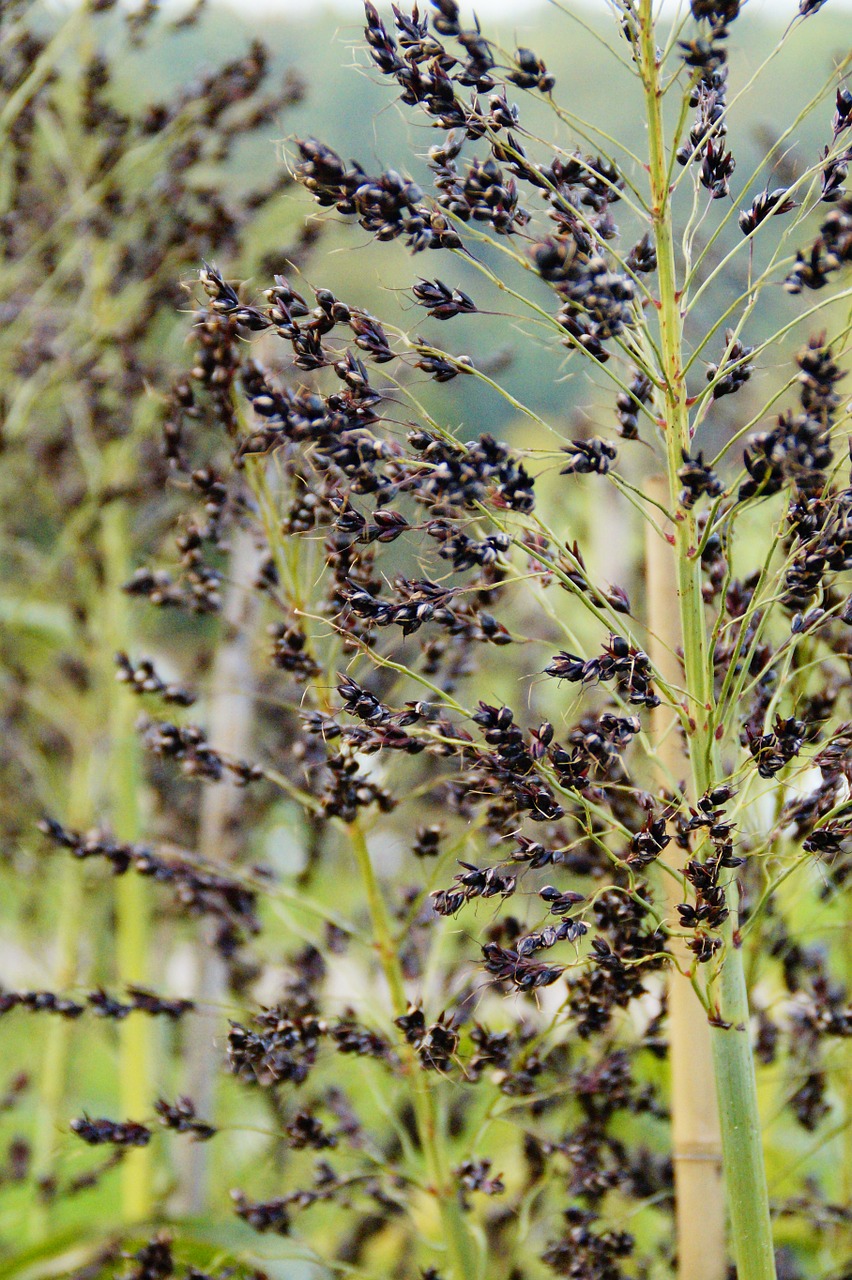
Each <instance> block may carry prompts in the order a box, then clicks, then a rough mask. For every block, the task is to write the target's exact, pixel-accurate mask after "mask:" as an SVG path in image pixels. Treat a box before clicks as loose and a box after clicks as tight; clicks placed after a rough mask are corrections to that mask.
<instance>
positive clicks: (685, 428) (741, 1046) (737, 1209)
mask: <svg viewBox="0 0 852 1280" xmlns="http://www.w3.org/2000/svg"><path fill="white" fill-rule="evenodd" d="M640 44H641V48H640V65H641V74H642V82H643V87H644V95H645V107H646V116H647V121H648V141H649V160H650V165H649V171H650V179H651V196H652V200H651V204H652V218H653V225H654V231H655V237H656V244H657V261H658V280H659V289H660V298H659V304H658V305H659V327H660V349H661V351H662V355H663V370H662V372H663V374H664V383H665V385H664V388H663V391H662V396H661V399H662V402H663V403H662V405H661V409H662V414H661V416H662V417H663V419H664V421H665V435H666V454H667V458H666V461H667V470H668V481H669V493H670V498H671V509H672V510H673V511H675V512H676V513H677V519H676V526H675V533H674V540H675V545H674V555H675V558H676V564H677V583H678V603H679V611H680V621H681V632H682V638H683V663H684V673H685V677H686V691H687V694H688V706H687V711H688V714H689V716H690V719H691V721H692V723H691V724H690V733H689V755H690V762H691V769H692V775H693V778H692V780H693V786H694V788H695V793H696V795H699V796H700V795H702V794H703V793H704V792H705V791H706V790H707V789H708V787H709V786H710V785H712V783H713V782H714V781H716V780H717V779H718V780H721V770H720V766H719V761H718V753H717V748H716V740H715V731H714V718H713V673H712V666H711V662H710V655H709V653H708V646H707V637H706V630H705V619H704V605H703V600H702V595H701V566H700V560H699V558H698V556H697V555H696V553H695V549H696V547H697V545H698V537H697V530H696V526H695V516H694V514H693V513H692V512H691V511H685V510H683V508H681V507H680V506H679V504H678V501H677V497H678V489H679V481H678V475H677V473H678V471H679V469H680V467H681V465H682V459H681V452H682V450H688V449H689V446H690V432H689V410H688V403H687V390H686V379H685V375H684V358H683V315H682V312H681V295H680V291H679V289H678V283H677V270H676V265H675V245H674V225H673V218H672V205H671V188H670V186H669V167H668V163H667V157H666V143H665V136H664V132H663V119H662V84H661V75H660V72H661V67H660V64H659V63H658V61H657V53H656V40H655V23H654V18H653V0H642V3H641V10H640ZM727 905H728V910H729V913H730V914H729V918H728V920H727V921H726V925H725V929H724V931H723V936H724V943H725V948H724V952H723V959H722V963H721V966H720V975H719V982H718V986H719V989H718V992H714V995H716V996H717V997H718V1003H719V1009H718V1013H719V1023H720V1025H718V1026H714V1029H713V1036H712V1042H713V1060H714V1067H715V1075H716V1090H717V1094H718V1098H719V1111H720V1119H721V1126H722V1151H723V1164H724V1171H725V1181H726V1187H727V1195H728V1207H729V1214H730V1221H731V1233H732V1237H733V1248H734V1254H735V1257H736V1263H737V1275H738V1277H739V1280H775V1261H774V1253H773V1247H772V1228H771V1222H770V1216H769V1197H768V1193H767V1188H766V1173H765V1169H764V1162H763V1148H762V1143H761V1135H760V1117H759V1112H758V1105H757V1088H756V1083H755V1076H754V1059H753V1055H752V1050H751V1041H750V1036H749V1010H748V994H747V991H746V983H745V974H744V970H743V961H742V951H741V949H740V939H739V934H738V932H737V918H738V907H739V891H738V889H737V885H736V881H735V880H733V879H732V881H731V884H730V885H729V887H728V890H727ZM722 1024H729V1025H728V1026H727V1027H724V1026H723V1025H722ZM699 1228H700V1224H696V1229H699Z"/></svg>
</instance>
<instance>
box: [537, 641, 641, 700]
mask: <svg viewBox="0 0 852 1280" xmlns="http://www.w3.org/2000/svg"><path fill="white" fill-rule="evenodd" d="M545 671H546V673H547V675H549V676H555V677H556V679H557V680H569V681H571V682H572V683H577V682H579V681H582V682H583V683H584V684H597V683H601V684H606V683H609V682H611V681H614V682H615V686H616V689H617V691H618V693H619V695H620V696H621V697H622V698H624V700H625V701H626V702H628V703H631V704H633V705H638V706H643V707H648V708H653V707H658V706H659V705H660V699H659V698H658V697H657V695H656V693H655V692H654V690H653V686H652V683H651V677H652V669H651V663H650V660H649V659H648V656H647V654H644V653H642V651H641V650H640V649H637V648H636V647H635V646H634V645H631V644H629V643H628V641H627V640H625V639H624V637H623V636H610V638H609V642H608V644H607V645H606V647H605V648H604V651H603V653H602V655H601V656H600V657H599V658H587V659H583V658H579V657H577V656H576V655H575V654H572V653H560V654H558V655H557V657H555V658H554V659H553V661H552V662H551V663H550V664H549V665H548V666H547V667H545Z"/></svg>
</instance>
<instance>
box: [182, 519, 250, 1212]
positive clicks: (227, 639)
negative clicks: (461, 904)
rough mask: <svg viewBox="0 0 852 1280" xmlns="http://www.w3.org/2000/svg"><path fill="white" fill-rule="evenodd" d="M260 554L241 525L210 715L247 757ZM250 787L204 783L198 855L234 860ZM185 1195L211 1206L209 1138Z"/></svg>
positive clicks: (209, 1027)
mask: <svg viewBox="0 0 852 1280" xmlns="http://www.w3.org/2000/svg"><path fill="white" fill-rule="evenodd" d="M259 563H260V556H259V553H258V550H257V547H256V546H255V540H254V538H253V536H252V534H251V533H250V532H248V531H247V530H243V529H238V530H237V531H236V532H235V533H234V536H233V539H232V544H231V558H230V567H229V577H230V584H231V585H230V586H229V588H228V591H227V593H226V595H225V602H224V606H223V610H222V634H221V638H220V641H219V646H218V648H217V650H216V659H215V662H214V665H213V677H212V694H211V698H210V709H209V713H208V716H207V722H208V725H209V731H210V739H211V741H212V742H214V743H215V744H216V747H217V749H218V750H220V751H223V752H224V753H225V754H226V755H230V756H236V757H238V758H244V757H245V756H246V755H247V754H248V753H249V745H250V738H251V726H252V720H253V715H254V673H253V669H252V660H251V649H252V641H253V637H254V634H255V631H256V628H257V618H258V613H259V607H258V601H257V596H256V594H255V592H253V591H251V590H250V587H251V584H252V582H253V581H254V578H255V576H256V573H257V569H258V567H259ZM243 794H244V793H243V791H242V790H241V789H240V788H238V787H235V786H231V785H229V784H228V783H226V782H223V783H220V784H219V785H218V786H209V787H205V788H204V791H203V793H202V801H201V824H200V831H199V837H198V852H199V855H200V856H201V857H202V858H203V859H204V860H205V861H208V862H228V861H229V859H230V858H231V857H232V855H233V854H234V852H235V850H236V846H237V834H238V833H237V831H236V827H237V821H238V818H239V812H240V807H241V804H242V799H243ZM207 941H208V943H210V945H202V946H200V947H198V948H196V950H195V953H194V955H193V960H194V962H195V989H194V992H193V994H194V996H195V998H196V999H197V1001H198V1003H199V1008H198V1011H197V1013H196V1015H195V1017H194V1018H193V1019H191V1020H190V1023H189V1024H188V1027H189V1030H188V1039H187V1046H186V1092H187V1093H188V1095H189V1096H190V1097H191V1098H192V1099H193V1101H194V1102H195V1105H196V1107H197V1109H198V1114H199V1115H201V1116H204V1117H205V1119H212V1118H213V1116H214V1113H215V1095H216V1077H217V1073H218V1067H219V1057H218V1052H217V1049H216V1043H215V1035H216V1027H217V1022H218V1016H217V1011H216V1006H217V1005H218V1004H220V1003H221V1002H222V1000H223V998H224V995H225V989H226V987H225V966H224V964H223V962H222V960H221V958H220V956H219V955H218V953H217V952H216V950H215V949H214V947H213V946H212V939H208V940H207ZM182 1174H183V1182H184V1188H185V1189H184V1193H183V1197H182V1198H183V1200H184V1201H185V1204H186V1209H187V1211H188V1212H190V1213H203V1212H204V1210H205V1209H206V1208H207V1207H208V1197H209V1181H210V1150H209V1147H208V1144H207V1143H205V1142H190V1143H186V1144H185V1145H184V1147H183V1169H182Z"/></svg>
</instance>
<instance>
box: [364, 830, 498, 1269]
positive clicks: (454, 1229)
mask: <svg viewBox="0 0 852 1280" xmlns="http://www.w3.org/2000/svg"><path fill="white" fill-rule="evenodd" d="M346 832H347V834H348V837H349V840H350V841H351V845H352V849H353V852H354V854H355V859H356V861H357V863H358V870H359V872H360V874H361V880H362V882H363V885H364V890H365V892H366V895H367V905H368V908H369V912H370V919H371V922H372V926H373V933H374V936H375V947H376V951H377V952H378V955H379V960H380V962H381V966H382V972H383V973H384V975H385V981H386V982H387V984H388V988H389V990H390V997H391V1005H392V1007H393V1013H394V1017H396V1018H399V1017H402V1016H403V1014H405V1013H406V1011H407V1009H408V998H407V996H406V994H405V981H404V978H403V973H402V965H401V963H400V959H399V949H398V946H397V943H396V941H395V939H394V936H393V927H392V924H391V918H390V915H389V913H388V908H387V903H386V902H385V899H384V896H383V894H382V891H381V888H380V886H379V883H378V880H377V879H376V873H375V871H374V869H373V863H372V859H371V858H370V851H369V848H368V846H367V841H366V840H365V838H364V833H363V831H362V830H361V828H360V826H359V825H358V823H357V822H353V823H352V824H351V825H349V826H347V827H346ZM402 1052H403V1054H404V1057H405V1066H406V1073H407V1075H408V1076H409V1078H410V1080H411V1083H412V1089H411V1092H412V1102H413V1104H414V1113H415V1118H416V1121H417V1133H418V1137H419V1139H420V1145H421V1147H422V1149H423V1156H424V1159H425V1162H426V1169H427V1173H428V1177H429V1189H430V1191H431V1192H432V1194H433V1195H434V1196H436V1198H437V1200H438V1210H439V1213H440V1215H441V1225H442V1228H443V1232H444V1244H445V1245H446V1249H447V1256H448V1259H449V1262H450V1271H449V1274H450V1276H451V1277H453V1280H475V1277H476V1276H477V1275H478V1274H479V1271H480V1268H479V1260H478V1257H477V1252H478V1251H477V1249H476V1246H475V1243H474V1240H473V1237H472V1236H471V1233H470V1231H469V1230H468V1227H467V1224H466V1222H465V1220H464V1216H463V1214H462V1210H461V1207H460V1205H459V1201H458V1196H457V1194H456V1190H455V1188H454V1186H453V1181H452V1177H451V1174H450V1171H449V1167H448V1162H447V1159H446V1153H445V1151H444V1146H443V1141H442V1134H441V1126H440V1123H439V1117H438V1109H437V1106H436V1103H435V1095H434V1092H433V1090H432V1087H431V1081H430V1080H429V1078H428V1076H427V1075H426V1073H425V1071H423V1069H422V1068H421V1066H420V1063H419V1062H418V1060H417V1055H416V1054H415V1053H414V1050H413V1049H412V1047H411V1046H410V1045H409V1044H407V1043H406V1044H404V1045H403V1048H402Z"/></svg>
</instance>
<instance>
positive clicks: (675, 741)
mask: <svg viewBox="0 0 852 1280" xmlns="http://www.w3.org/2000/svg"><path fill="white" fill-rule="evenodd" d="M647 493H648V497H649V498H650V499H651V500H652V501H653V502H656V503H659V504H660V506H662V507H668V503H669V489H668V481H667V480H666V479H664V478H663V477H655V478H654V479H652V480H650V481H649V482H648V484H647ZM655 514H656V513H655ZM646 528H647V535H646V574H647V589H648V621H649V625H650V632H651V639H650V644H649V656H650V658H651V660H652V662H653V664H654V666H655V668H656V670H657V671H659V672H660V674H661V676H662V677H663V678H664V679H665V681H666V683H667V684H669V685H671V686H673V687H675V688H680V687H682V685H683V669H682V667H681V664H680V662H679V660H678V657H677V650H678V648H679V646H680V643H681V640H680V612H679V609H678V595H677V593H678V585H677V571H676V561H675V557H674V556H673V554H672V551H671V547H670V546H669V545H668V543H667V542H666V541H665V539H664V538H663V537H661V536H660V534H659V532H658V531H657V529H656V528H655V526H654V524H652V523H648V525H647V526H646ZM665 532H666V533H670V532H671V530H670V529H666V530H665ZM651 732H652V735H653V741H654V747H655V750H656V754H657V758H658V760H659V765H660V779H659V780H660V784H661V785H671V782H672V780H674V781H675V782H677V783H683V784H684V785H686V783H687V780H688V779H689V778H690V776H691V770H690V763H689V759H688V757H687V754H686V750H685V747H684V743H683V738H682V735H681V732H680V726H679V723H678V717H677V715H676V713H674V712H673V711H672V710H671V708H670V707H667V706H666V705H665V703H662V704H661V705H660V706H659V707H656V708H655V709H654V711H653V712H652V714H651ZM692 799H693V802H694V800H695V797H692ZM662 856H663V859H664V860H665V861H666V863H667V864H668V866H670V867H671V868H672V869H673V870H675V871H676V870H677V869H678V864H679V863H682V862H683V854H682V852H681V851H680V850H679V849H678V848H677V847H676V846H675V844H674V843H672V844H670V845H669V846H668V848H667V849H666V850H665V852H664V853H663V855H662ZM663 880H664V881H665V889H666V915H667V917H668V919H670V920H677V914H676V911H675V908H676V906H677V904H678V903H679V902H683V901H684V900H685V891H684V889H683V888H682V886H681V884H680V882H679V880H676V879H674V877H672V876H669V875H664V876H663ZM670 948H671V951H672V953H673V955H674V957H675V960H676V961H677V963H678V965H679V966H680V968H681V969H688V968H689V966H690V962H691V961H693V960H694V957H693V955H692V953H691V952H690V951H689V950H688V948H687V947H686V945H685V942H684V941H683V940H682V939H680V938H672V939H671V942H670ZM668 1011H669V1063H670V1067H671V1078H672V1086H671V1088H672V1101H671V1108H672V1154H673V1158H674V1170H675V1218H676V1231H677V1257H678V1275H679V1276H680V1277H682V1280H724V1277H725V1275H726V1273H727V1255H726V1248H725V1190H724V1185H723V1181H722V1136H721V1131H720V1128H719V1108H718V1105H717V1102H716V1081H715V1073H714V1069H713V1047H712V1042H711V1038H710V1024H709V1023H708V1021H707V1013H706V1011H705V1009H704V1008H703V1006H702V1004H701V1002H700V1000H699V999H698V996H697V995H696V993H695V991H694V990H693V988H692V985H691V984H690V982H689V980H688V979H687V978H686V977H684V976H683V975H682V974H681V973H679V972H678V970H677V969H676V968H675V967H674V966H671V969H670V979H669V987H668Z"/></svg>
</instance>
